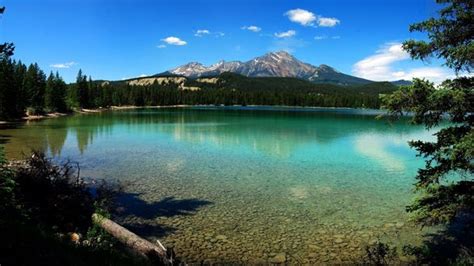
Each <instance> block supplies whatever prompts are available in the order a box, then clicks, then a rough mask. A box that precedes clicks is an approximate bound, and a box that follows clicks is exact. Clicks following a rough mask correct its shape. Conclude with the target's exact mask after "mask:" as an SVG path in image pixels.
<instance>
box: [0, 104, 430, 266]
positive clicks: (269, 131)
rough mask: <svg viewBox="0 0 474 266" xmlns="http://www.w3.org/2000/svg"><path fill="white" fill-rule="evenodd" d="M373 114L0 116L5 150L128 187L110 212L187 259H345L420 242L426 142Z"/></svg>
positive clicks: (275, 111)
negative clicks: (415, 205)
mask: <svg viewBox="0 0 474 266" xmlns="http://www.w3.org/2000/svg"><path fill="white" fill-rule="evenodd" d="M377 114H378V112H377V111H373V110H354V109H323V108H311V109H309V108H308V109H306V108H273V107H193V108H191V107H189V108H154V109H128V110H117V111H106V112H101V113H95V114H86V115H74V116H69V117H60V118H55V119H46V120H41V121H34V122H28V123H19V124H10V125H0V143H2V144H4V146H5V150H6V153H7V156H8V157H9V158H10V159H15V158H21V157H22V156H23V155H24V154H27V153H28V151H29V150H30V149H40V150H44V151H47V152H48V154H49V155H50V156H52V157H54V160H56V161H63V160H65V159H70V160H72V161H74V162H78V163H79V164H80V166H81V174H82V176H83V177H87V178H89V177H90V178H96V179H106V180H119V181H121V182H123V183H124V184H126V188H125V191H124V193H123V195H122V196H121V198H120V202H121V203H122V207H121V208H119V210H118V211H119V212H120V214H119V216H118V217H117V218H116V219H117V220H118V221H120V222H121V223H122V224H125V225H127V227H128V228H129V229H131V230H133V231H134V232H137V233H139V234H141V235H142V236H145V237H148V238H151V239H153V238H157V239H160V241H162V242H163V243H164V244H165V245H167V246H173V247H174V249H175V252H176V253H177V255H178V257H181V258H184V259H185V260H186V261H188V262H199V261H203V260H205V261H222V262H252V263H256V262H265V261H268V260H270V261H272V260H275V259H278V258H281V257H282V256H283V257H284V258H285V259H286V261H287V262H289V263H316V262H328V261H331V262H334V261H350V260H353V259H356V258H357V257H358V256H360V255H361V254H362V253H363V252H364V246H365V245H367V244H368V243H371V242H374V241H375V240H377V239H381V240H383V241H387V242H389V243H392V244H394V245H401V244H402V243H419V241H420V240H421V235H422V231H420V229H419V228H416V227H414V226H413V225H412V224H411V223H410V222H409V221H408V215H407V214H406V212H405V206H406V205H408V204H409V203H410V202H411V200H412V199H413V197H414V194H413V184H414V182H415V179H414V176H415V175H416V171H417V169H418V168H420V167H422V166H423V160H422V159H421V158H418V157H416V152H415V151H413V150H411V149H410V148H409V147H408V144H407V141H409V140H412V139H424V140H427V139H431V138H432V136H431V134H430V132H428V131H426V130H425V129H424V128H423V127H418V126H413V125H409V124H408V123H407V121H398V122H396V123H389V122H388V121H387V120H384V119H382V120H377V119H375V117H376V115H377Z"/></svg>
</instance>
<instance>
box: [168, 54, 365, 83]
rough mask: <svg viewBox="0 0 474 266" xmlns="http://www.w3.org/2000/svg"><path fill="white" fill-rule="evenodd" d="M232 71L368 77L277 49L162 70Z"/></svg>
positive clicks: (340, 79)
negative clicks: (251, 56) (242, 59)
mask: <svg viewBox="0 0 474 266" xmlns="http://www.w3.org/2000/svg"><path fill="white" fill-rule="evenodd" d="M224 72H232V73H236V74H240V75H244V76H247V77H293V78H300V79H304V80H308V81H311V82H314V83H332V84H339V85H358V84H368V83H371V82H372V81H370V80H366V79H362V78H358V77H354V76H351V75H347V74H344V73H341V72H339V71H337V70H335V69H334V68H332V67H330V66H328V65H319V66H313V65H311V64H308V63H304V62H302V61H300V60H298V59H297V58H295V57H294V56H292V55H291V54H289V53H287V52H284V51H280V52H272V53H267V54H265V55H263V56H260V57H256V58H254V59H252V60H249V61H247V62H240V61H229V62H226V61H220V62H218V63H216V64H213V65H211V66H204V65H203V64H201V63H198V62H191V63H188V64H185V65H182V66H179V67H177V68H174V69H171V70H169V71H167V72H165V73H162V74H159V75H163V74H173V75H180V76H185V77H189V78H198V77H207V76H216V75H219V74H222V73H224Z"/></svg>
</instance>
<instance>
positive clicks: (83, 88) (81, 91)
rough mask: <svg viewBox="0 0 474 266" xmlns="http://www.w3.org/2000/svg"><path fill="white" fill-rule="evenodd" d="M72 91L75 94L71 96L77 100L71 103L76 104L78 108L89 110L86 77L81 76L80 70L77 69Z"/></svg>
mask: <svg viewBox="0 0 474 266" xmlns="http://www.w3.org/2000/svg"><path fill="white" fill-rule="evenodd" d="M74 89H75V90H76V92H75V93H74V94H73V95H75V96H76V97H77V99H75V100H73V102H77V104H78V107H80V108H89V107H90V104H89V83H88V82H87V76H86V75H82V70H81V69H79V72H78V73H77V78H76V84H74Z"/></svg>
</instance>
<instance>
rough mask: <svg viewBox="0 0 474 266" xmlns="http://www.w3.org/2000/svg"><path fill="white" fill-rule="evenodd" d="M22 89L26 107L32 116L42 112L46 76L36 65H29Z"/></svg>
mask: <svg viewBox="0 0 474 266" xmlns="http://www.w3.org/2000/svg"><path fill="white" fill-rule="evenodd" d="M23 87H24V88H25V90H26V96H27V101H26V103H27V106H28V107H30V112H31V113H32V114H41V113H43V112H44V93H45V88H46V76H45V74H44V72H43V71H42V70H41V69H40V68H39V66H38V64H36V63H35V64H31V65H30V66H29V67H28V70H27V71H26V74H25V79H24V80H23Z"/></svg>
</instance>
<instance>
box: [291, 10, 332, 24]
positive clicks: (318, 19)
mask: <svg viewBox="0 0 474 266" xmlns="http://www.w3.org/2000/svg"><path fill="white" fill-rule="evenodd" d="M284 15H285V16H287V17H288V19H290V21H292V22H295V23H298V24H301V25H303V26H312V27H316V24H317V25H318V26H320V27H334V26H336V25H337V24H339V23H341V21H340V20H339V19H337V18H327V17H323V16H318V15H316V14H314V13H313V12H311V11H308V10H304V9H301V8H297V9H292V10H288V11H287V12H286V13H285V14H284Z"/></svg>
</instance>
